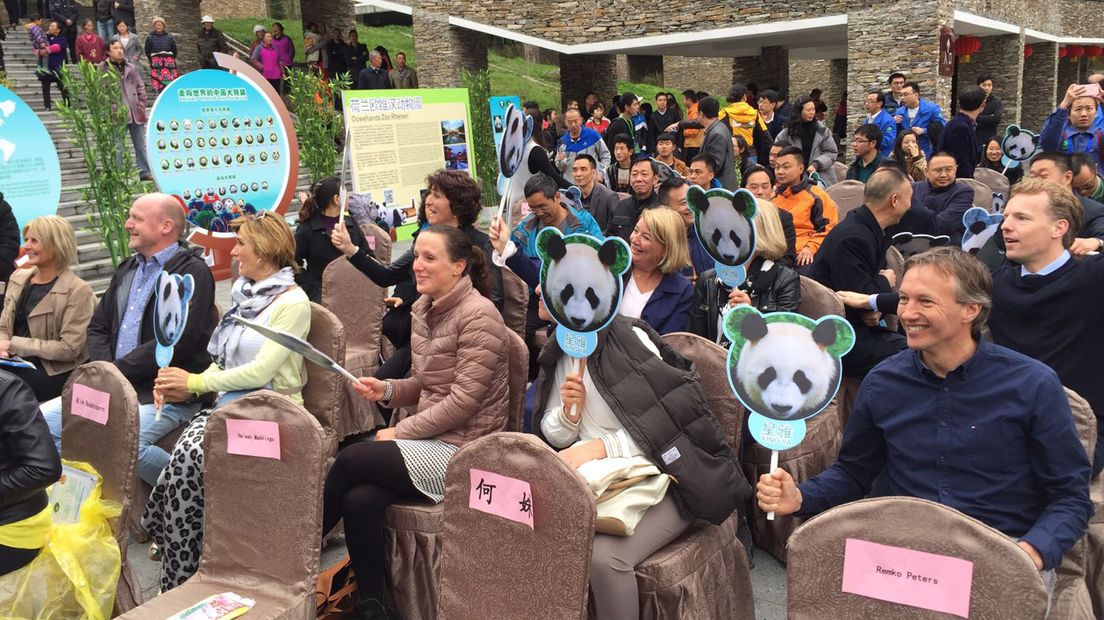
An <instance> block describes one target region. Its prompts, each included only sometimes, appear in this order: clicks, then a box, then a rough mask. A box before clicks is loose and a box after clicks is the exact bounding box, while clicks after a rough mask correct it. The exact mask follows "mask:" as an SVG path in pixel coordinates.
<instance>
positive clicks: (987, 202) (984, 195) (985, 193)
mask: <svg viewBox="0 0 1104 620" xmlns="http://www.w3.org/2000/svg"><path fill="white" fill-rule="evenodd" d="M955 182H956V183H961V184H963V185H966V186H969V188H970V189H972V190H974V206H975V207H981V208H982V209H985V210H986V211H992V210H993V190H992V189H990V188H989V186H988V185H986V184H985V183H982V182H981V181H978V180H976V179H957V180H956V181H955Z"/></svg>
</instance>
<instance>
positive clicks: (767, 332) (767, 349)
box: [724, 306, 855, 422]
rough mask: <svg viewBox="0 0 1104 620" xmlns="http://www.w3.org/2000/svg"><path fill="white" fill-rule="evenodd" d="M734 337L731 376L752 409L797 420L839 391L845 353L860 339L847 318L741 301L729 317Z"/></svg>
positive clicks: (729, 333)
mask: <svg viewBox="0 0 1104 620" xmlns="http://www.w3.org/2000/svg"><path fill="white" fill-rule="evenodd" d="M724 331H725V335H726V336H727V337H728V339H729V340H730V341H731V342H732V346H731V348H730V349H729V355H728V375H729V376H728V378H729V382H730V383H731V385H732V389H733V391H734V392H735V393H736V396H737V398H739V399H740V402H742V403H743V404H744V406H745V407H747V408H748V409H749V410H751V411H754V412H755V413H758V414H759V415H762V416H764V417H766V418H770V419H772V420H780V421H784V422H793V421H796V420H804V419H805V418H808V417H811V416H814V415H816V414H817V413H819V412H820V411H821V410H823V409H824V408H825V407H827V406H828V403H830V402H831V401H832V399H833V398H834V397H835V395H836V392H837V391H838V390H839V384H840V373H841V371H842V364H841V362H840V360H841V358H842V357H843V356H844V355H845V354H846V353H847V352H848V351H850V350H851V347H852V346H853V345H854V343H855V331H854V328H852V327H851V324H850V323H848V322H847V321H846V320H845V319H843V318H842V317H839V316H836V315H828V316H825V317H822V318H821V319H819V320H817V321H813V320H812V319H810V318H808V317H806V316H804V315H800V314H796V313H792V312H772V313H770V314H766V315H764V314H762V313H760V312H759V311H758V310H757V309H755V308H752V307H751V306H738V307H736V308H733V309H732V310H730V311H729V312H728V313H727V314H726V315H725V318H724Z"/></svg>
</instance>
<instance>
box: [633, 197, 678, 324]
mask: <svg viewBox="0 0 1104 620" xmlns="http://www.w3.org/2000/svg"><path fill="white" fill-rule="evenodd" d="M629 250H630V252H631V255H632V268H631V269H630V270H629V273H628V274H627V275H626V277H625V294H624V297H622V299H621V311H620V314H622V315H624V316H627V317H632V318H634V319H643V320H644V322H646V323H647V324H648V325H651V326H652V329H654V330H656V331H657V332H659V333H660V334H668V333H671V332H680V331H683V330H685V329H686V323H687V321H688V320H689V319H690V304H691V302H692V301H693V298H694V286H693V285H692V284H691V283H690V280H689V279H687V278H686V276H684V275H682V273H681V272H682V271H683V270H684V269H686V268H687V267H688V266H690V250H689V247H688V245H687V241H686V225H685V224H684V223H683V221H682V216H680V215H679V214H678V213H677V212H676V211H674V210H673V209H667V208H652V209H644V211H642V212H641V213H640V219H639V220H637V222H636V227H635V228H633V231H632V234H631V235H630V236H629Z"/></svg>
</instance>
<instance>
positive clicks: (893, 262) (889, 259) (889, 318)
mask: <svg viewBox="0 0 1104 620" xmlns="http://www.w3.org/2000/svg"><path fill="white" fill-rule="evenodd" d="M886 268H887V269H892V270H893V275H894V278H895V282H894V283H893V290H894V291H896V290H897V289H899V288H901V278H903V277H905V257H904V256H903V255H902V254H901V251H900V250H898V249H897V248H895V247H893V246H889V249H888V250H886ZM882 318H883V319H885V322H886V328H888V329H889V330H890V331H894V332H895V331H897V325H898V319H897V315H896V314H889V315H886V316H883V317H882Z"/></svg>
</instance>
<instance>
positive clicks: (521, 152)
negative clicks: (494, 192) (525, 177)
mask: <svg viewBox="0 0 1104 620" xmlns="http://www.w3.org/2000/svg"><path fill="white" fill-rule="evenodd" d="M505 119H506V123H505V127H504V133H503V134H502V145H501V146H500V148H499V152H498V169H499V170H500V171H502V176H504V177H506V178H510V177H512V176H514V173H515V172H517V171H518V169H519V168H521V164H522V161H523V160H524V159H525V153H526V148H525V146H526V144H528V142H529V139H530V138H532V137H533V117H531V116H529V115H528V114H525V113H524V112H521V111H520V110H518V109H517V108H515V107H514V104H512V103H511V104H510V107H508V108H506V117H505Z"/></svg>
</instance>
